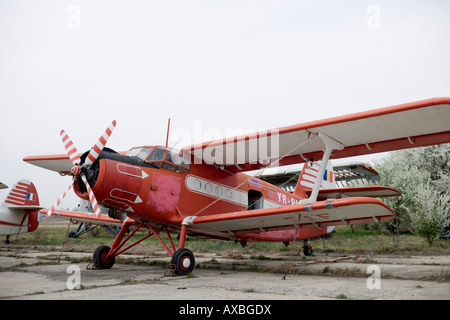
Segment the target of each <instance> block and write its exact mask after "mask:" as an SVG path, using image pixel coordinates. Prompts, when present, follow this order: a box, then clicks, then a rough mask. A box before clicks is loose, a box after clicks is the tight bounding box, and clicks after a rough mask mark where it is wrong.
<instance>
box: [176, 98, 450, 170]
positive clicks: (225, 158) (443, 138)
mask: <svg viewBox="0 0 450 320" xmlns="http://www.w3.org/2000/svg"><path fill="white" fill-rule="evenodd" d="M448 119H450V98H434V99H428V100H423V101H418V102H412V103H407V104H402V105H397V106H393V107H387V108H381V109H375V110H371V111H365V112H360V113H355V114H351V115H347V116H341V117H335V118H329V119H325V120H320V121H313V122H308V123H304V124H298V125H293V126H288V127H283V128H278V129H274V130H270V131H260V132H256V133H254V134H248V135H242V136H237V137H231V138H226V139H221V140H215V141H210V142H205V143H202V144H197V145H192V146H188V147H185V148H183V149H182V151H183V152H184V154H185V155H191V156H193V158H194V161H195V159H199V158H200V159H201V160H203V161H205V162H206V163H211V164H216V165H220V166H234V168H233V170H235V171H249V170H255V169H259V168H261V167H265V166H267V165H268V163H271V165H273V166H282V165H288V164H293V163H299V162H304V159H308V160H313V161H316V160H320V159H321V158H322V150H323V149H324V143H323V142H322V140H321V139H320V138H319V137H318V135H319V133H322V134H324V135H326V136H328V137H330V138H332V139H333V140H335V141H337V142H339V143H341V144H342V145H343V146H344V148H343V149H342V150H335V151H334V152H333V154H332V155H331V157H330V159H336V158H344V157H350V156H356V155H363V154H372V153H378V152H385V151H392V150H398V149H406V148H414V147H421V146H427V145H433V144H440V143H447V142H450V121H449V120H448ZM300 156H301V157H302V158H303V160H302V159H301V158H300ZM230 169H231V168H230Z"/></svg>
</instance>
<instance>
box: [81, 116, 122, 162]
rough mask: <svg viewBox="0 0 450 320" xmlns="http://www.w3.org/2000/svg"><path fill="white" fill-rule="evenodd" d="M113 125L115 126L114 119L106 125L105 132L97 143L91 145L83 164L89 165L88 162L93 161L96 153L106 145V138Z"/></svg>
mask: <svg viewBox="0 0 450 320" xmlns="http://www.w3.org/2000/svg"><path fill="white" fill-rule="evenodd" d="M115 127H116V120H114V121H113V122H111V124H110V125H109V126H108V128H106V130H105V132H104V133H103V134H102V135H101V137H100V138H99V139H98V141H97V143H96V144H95V145H94V146H93V147H92V149H91V151H90V152H89V154H88V156H87V158H86V160H85V161H84V163H85V164H88V165H90V164H92V163H94V161H95V160H96V159H97V157H98V155H99V154H100V153H101V152H102V150H103V147H104V146H105V145H106V142H107V141H108V139H109V137H110V136H111V134H112V132H113V130H114V128H115Z"/></svg>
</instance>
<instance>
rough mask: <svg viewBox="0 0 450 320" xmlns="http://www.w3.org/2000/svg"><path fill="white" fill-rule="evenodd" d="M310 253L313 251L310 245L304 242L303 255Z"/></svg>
mask: <svg viewBox="0 0 450 320" xmlns="http://www.w3.org/2000/svg"><path fill="white" fill-rule="evenodd" d="M312 253H313V249H312V247H311V245H309V244H305V245H304V246H303V254H304V255H305V256H308V257H309V256H310V255H312Z"/></svg>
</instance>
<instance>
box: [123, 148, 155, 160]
mask: <svg viewBox="0 0 450 320" xmlns="http://www.w3.org/2000/svg"><path fill="white" fill-rule="evenodd" d="M153 149H154V148H149V147H144V148H134V149H131V150H130V151H129V152H128V154H127V156H129V157H138V158H139V159H141V160H142V161H145V159H147V157H148V155H149V153H150V152H151V151H152V150H153Z"/></svg>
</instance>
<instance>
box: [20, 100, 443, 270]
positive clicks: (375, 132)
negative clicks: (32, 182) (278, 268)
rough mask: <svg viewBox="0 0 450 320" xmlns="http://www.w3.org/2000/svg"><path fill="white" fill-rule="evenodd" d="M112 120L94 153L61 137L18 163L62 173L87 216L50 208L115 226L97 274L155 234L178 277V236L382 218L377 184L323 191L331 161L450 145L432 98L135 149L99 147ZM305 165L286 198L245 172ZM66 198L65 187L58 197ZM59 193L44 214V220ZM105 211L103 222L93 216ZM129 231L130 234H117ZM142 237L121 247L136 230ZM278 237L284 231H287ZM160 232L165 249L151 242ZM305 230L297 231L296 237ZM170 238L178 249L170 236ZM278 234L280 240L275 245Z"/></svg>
mask: <svg viewBox="0 0 450 320" xmlns="http://www.w3.org/2000/svg"><path fill="white" fill-rule="evenodd" d="M115 125H116V122H115V121H113V122H112V123H111V125H110V126H109V127H108V128H107V129H106V131H105V133H104V134H103V135H102V136H101V137H100V139H99V140H98V142H97V143H96V144H95V145H94V147H93V148H92V149H91V150H89V151H86V152H85V153H84V154H82V155H80V154H79V153H78V151H77V149H76V148H75V146H74V144H73V143H72V141H71V140H70V138H69V137H68V135H67V134H66V133H65V132H64V130H63V131H61V137H62V140H63V142H64V146H65V149H66V151H67V154H66V155H49V156H30V157H26V158H24V161H26V162H28V163H31V164H33V165H36V166H39V167H43V168H46V169H50V170H53V171H57V172H59V173H60V174H68V175H71V176H72V178H73V182H72V184H71V185H70V186H69V189H70V188H72V187H73V189H74V191H75V193H76V194H77V195H78V196H79V197H80V198H82V199H85V200H89V201H90V203H91V204H92V208H93V209H94V212H95V215H88V214H85V213H76V212H70V211H69V212H67V211H60V210H58V211H59V214H60V215H66V216H70V217H73V218H74V219H76V220H79V221H85V222H88V221H91V222H95V223H101V222H102V221H110V222H115V223H117V222H118V220H119V221H120V224H121V229H120V232H119V233H118V234H117V236H116V239H115V240H114V242H113V244H112V245H111V247H109V246H100V247H99V248H97V249H96V250H95V252H94V254H93V261H94V263H95V266H96V267H97V268H98V269H105V268H111V267H112V266H113V265H114V262H115V257H116V256H118V255H119V254H121V253H123V252H125V251H126V250H128V249H129V248H131V247H133V246H134V245H136V244H137V243H139V242H141V241H142V240H144V239H146V238H148V237H150V236H152V235H154V236H155V237H156V238H158V240H159V241H160V242H161V244H162V245H163V247H164V248H165V250H166V251H167V252H168V254H169V255H170V256H171V257H172V260H171V261H172V264H173V265H175V268H176V271H177V272H178V273H179V274H187V273H190V272H192V270H193V268H194V265H195V258H194V255H193V253H192V252H191V251H190V250H189V249H187V248H185V239H186V236H187V235H191V236H199V237H205V238H211V239H223V240H234V241H238V242H241V243H246V241H251V240H254V239H259V240H263V241H285V240H286V239H290V240H295V239H296V238H297V239H298V237H304V238H307V237H309V236H310V235H308V236H305V234H306V233H308V230H311V231H313V230H314V231H315V232H318V233H319V234H324V233H326V228H327V227H329V226H336V225H342V224H358V223H367V222H373V221H376V222H378V221H388V220H390V219H392V218H394V214H393V212H392V210H391V209H390V208H389V207H388V206H386V205H385V204H384V203H383V202H381V201H380V200H378V199H374V198H370V197H369V196H374V197H378V196H383V195H385V196H392V195H396V194H397V192H396V191H395V190H393V189H390V188H385V187H379V186H377V187H364V188H339V189H336V188H328V187H327V186H326V183H325V182H326V181H332V180H333V179H334V177H333V174H332V170H330V169H329V167H328V163H329V160H330V159H337V158H344V157H351V156H357V155H364V154H374V153H379V152H385V151H392V150H398V149H405V148H414V147H421V146H428V145H434V144H441V143H448V142H450V98H434V99H428V100H424V101H418V102H413V103H408V104H402V105H397V106H393V107H387V108H381V109H376V110H372V111H366V112H360V113H356V114H351V115H347V116H341V117H335V118H329V119H325V120H321V121H314V122H309V123H305V124H299V125H293V126H288V127H283V128H278V129H275V130H269V131H260V132H256V133H254V134H247V135H242V136H236V137H232V138H226V139H222V140H216V141H210V142H205V143H202V144H198V145H192V146H188V147H185V148H182V149H181V150H174V149H171V148H168V147H167V142H166V146H165V147H162V146H142V147H135V148H132V149H131V150H129V151H128V152H115V151H113V150H111V149H109V148H104V146H105V144H106V142H107V140H108V138H109V136H110V135H111V133H112V131H113V129H114V127H115ZM294 163H305V166H304V169H303V170H302V173H301V177H300V179H299V180H298V183H297V185H296V187H295V190H293V191H286V190H284V189H282V188H279V187H276V186H274V185H272V184H270V183H268V182H265V181H263V180H261V179H258V178H257V177H254V176H250V175H248V174H246V173H245V172H247V171H250V170H262V169H264V168H267V167H275V166H284V165H288V164H294ZM66 192H67V190H66ZM66 192H64V193H63V195H62V196H61V197H60V198H59V199H58V200H57V201H56V203H55V205H54V206H52V207H51V208H50V209H48V210H47V209H44V210H42V212H44V213H46V214H47V215H51V214H53V213H54V212H56V210H57V206H58V204H59V203H60V202H61V199H62V198H63V197H64V196H65V194H66ZM100 208H102V210H104V211H107V213H108V215H109V217H106V216H105V215H102V214H101V209H100ZM130 227H133V228H132V229H133V231H132V232H131V233H130V234H129V235H128V236H126V237H125V235H126V234H127V232H128V231H129V230H130ZM143 228H145V229H148V230H149V231H150V232H149V233H148V234H146V235H145V236H143V237H142V238H141V239H139V240H138V241H136V242H134V243H132V244H130V245H128V246H127V247H125V248H124V245H125V243H127V242H128V240H129V239H130V238H131V236H132V235H134V234H135V232H136V231H137V230H139V229H143ZM284 230H288V231H287V233H286V231H284ZM163 231H164V232H166V233H167V235H168V239H169V243H168V244H166V243H164V241H163V240H162V239H161V238H160V237H159V235H158V234H159V233H160V232H163ZM301 232H304V233H305V234H303V235H302V234H301ZM173 233H176V234H179V242H178V246H176V245H175V244H174V241H173V240H172V237H171V234H173ZM283 237H284V238H283Z"/></svg>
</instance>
